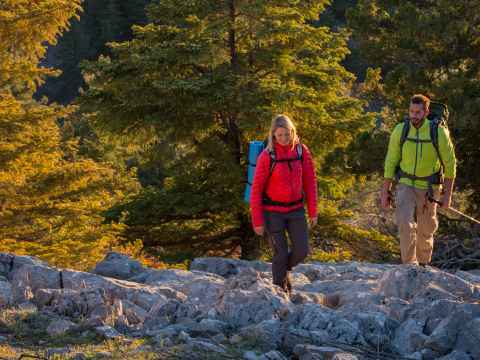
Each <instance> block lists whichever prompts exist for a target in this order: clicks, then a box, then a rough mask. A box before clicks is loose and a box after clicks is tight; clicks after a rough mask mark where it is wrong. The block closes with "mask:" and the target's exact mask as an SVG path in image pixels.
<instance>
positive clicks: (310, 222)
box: [309, 216, 318, 227]
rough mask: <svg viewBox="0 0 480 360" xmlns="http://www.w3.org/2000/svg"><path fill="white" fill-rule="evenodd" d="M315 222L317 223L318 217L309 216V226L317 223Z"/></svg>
mask: <svg viewBox="0 0 480 360" xmlns="http://www.w3.org/2000/svg"><path fill="white" fill-rule="evenodd" d="M317 223H318V218H317V217H316V216H315V217H313V218H310V219H309V224H310V227H314V226H316V225H317Z"/></svg>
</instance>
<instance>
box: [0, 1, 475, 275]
mask: <svg viewBox="0 0 480 360" xmlns="http://www.w3.org/2000/svg"><path fill="white" fill-rule="evenodd" d="M478 14H480V1H478V0H475V1H474V0H466V1H461V2H453V1H445V0H441V1H408V0H407V1H401V2H399V1H393V0H385V1H376V0H359V1H348V0H337V1H331V2H330V1H326V0H320V1H309V0H303V1H294V0H291V1H279V0H272V1H261V0H260V1H250V0H229V1H222V2H219V1H209V0H191V1H173V0H162V1H147V0H135V1H128V2H126V1H121V0H104V1H94V0H85V1H83V2H81V1H63V0H38V1H35V2H31V1H28V0H3V1H2V2H1V3H0V39H1V41H0V251H8V252H14V253H17V254H28V255H34V256H38V257H40V258H42V259H45V260H47V261H49V262H50V263H51V264H52V265H57V266H63V267H72V268H77V269H82V270H84V269H89V268H91V266H92V265H94V264H95V263H96V262H98V261H99V260H100V259H101V258H103V256H104V255H105V253H106V252H107V251H109V250H117V251H121V252H125V253H128V254H130V255H132V256H135V257H137V258H139V259H141V260H142V261H143V262H144V263H145V264H148V265H151V266H156V267H186V266H188V264H189V262H190V261H191V259H193V258H195V257H198V256H231V257H241V258H245V259H258V258H261V259H264V260H269V259H270V257H271V252H270V250H269V248H268V245H267V243H266V242H265V241H264V239H262V238H259V237H256V236H254V234H253V231H252V229H251V224H250V217H249V209H248V206H247V205H246V204H245V203H244V201H243V191H244V187H245V180H246V166H247V158H246V155H247V144H248V142H249V141H251V140H258V139H263V138H264V137H265V134H266V132H267V130H268V127H269V124H270V121H271V118H272V116H273V115H275V114H277V113H280V112H285V113H287V114H289V115H291V117H292V118H293V119H294V121H295V122H296V123H297V124H298V127H299V133H300V136H301V139H302V141H303V142H305V144H307V145H308V146H309V148H310V149H311V150H312V153H313V155H314V157H315V160H316V165H317V174H318V180H319V185H318V186H319V222H318V225H317V226H316V227H315V228H314V229H312V239H311V243H312V254H311V255H310V257H309V260H320V261H344V260H360V261H363V260H365V261H379V262H398V257H399V256H398V255H399V254H398V253H399V250H398V241H397V239H396V234H395V226H394V224H393V222H392V214H391V212H386V213H384V212H381V211H380V210H379V209H378V190H379V188H380V184H381V179H382V178H381V176H382V169H383V159H384V156H385V151H386V144H387V141H388V135H389V133H390V131H391V130H392V129H393V127H394V126H395V124H396V123H398V122H399V121H401V120H402V119H403V117H404V116H405V114H406V109H407V106H408V100H409V98H410V96H411V95H412V94H414V93H424V94H427V95H429V96H430V97H432V98H433V99H435V100H439V101H441V102H444V103H446V104H448V106H449V108H450V113H451V115H450V119H449V124H448V126H449V129H450V132H451V134H452V137H453V139H454V143H455V146H456V154H457V158H458V179H457V183H456V193H455V196H454V197H455V199H454V205H455V206H456V207H457V208H459V209H460V210H462V211H467V212H469V213H471V214H472V215H477V216H478V215H479V214H480V207H479V194H480V192H479V190H480V167H479V166H477V164H476V161H477V160H478V159H479V158H480V157H479V155H480V154H479V152H480V147H479V146H478V144H479V143H480V131H479V130H480V121H479V118H480V18H479V16H478ZM451 238H455V239H457V240H458V239H459V241H461V243H462V244H464V245H465V244H466V245H468V244H475V243H476V241H478V232H476V231H475V229H474V228H472V227H471V226H470V225H469V224H466V223H464V222H462V221H459V219H450V218H449V217H446V216H442V217H441V228H440V232H439V237H438V239H437V243H439V244H441V242H442V241H444V242H446V241H448V239H451ZM439 249H441V250H442V251H443V250H444V247H442V246H436V249H435V251H436V257H434V263H435V261H440V254H439V253H438V252H439V251H440V250H439ZM441 255H442V256H444V255H445V253H442V254H441ZM478 258H480V255H478V256H477V257H476V258H475V256H474V257H471V261H469V262H465V261H463V262H462V261H458V262H455V261H453V262H452V261H450V262H449V266H462V267H475V266H478V264H479V260H478Z"/></svg>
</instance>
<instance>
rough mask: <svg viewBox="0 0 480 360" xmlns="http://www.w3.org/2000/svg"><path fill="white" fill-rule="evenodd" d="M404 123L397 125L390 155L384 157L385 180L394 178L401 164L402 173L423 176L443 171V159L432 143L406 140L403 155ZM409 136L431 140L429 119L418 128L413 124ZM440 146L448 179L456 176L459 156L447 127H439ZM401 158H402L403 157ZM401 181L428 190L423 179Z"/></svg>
mask: <svg viewBox="0 0 480 360" xmlns="http://www.w3.org/2000/svg"><path fill="white" fill-rule="evenodd" d="M403 126H404V124H403V123H400V124H398V125H397V126H396V127H395V129H394V130H393V132H392V134H391V135H390V142H389V144H388V152H387V157H386V159H385V173H384V177H385V178H386V179H394V177H395V169H396V167H397V165H398V164H399V163H400V168H401V169H402V171H403V172H405V173H408V174H411V175H415V176H419V177H424V176H429V175H432V174H434V173H436V172H438V171H439V170H440V166H441V164H440V160H439V159H438V156H437V152H436V151H435V148H434V146H433V144H432V143H431V142H426V143H422V142H414V141H408V140H407V141H405V143H404V144H403V151H402V155H401V156H400V150H401V149H400V138H401V136H402V130H403ZM407 138H418V139H419V140H430V121H429V120H428V119H425V120H424V122H423V124H422V126H420V128H419V129H416V128H415V127H414V126H410V131H409V133H408V136H407ZM438 148H439V151H440V156H441V158H442V161H443V164H444V165H445V169H444V175H445V177H446V178H451V179H453V178H455V173H456V159H455V151H454V148H453V144H452V141H451V140H450V134H449V132H448V129H446V128H445V127H443V126H439V127H438ZM400 159H401V160H400ZM400 183H402V184H405V185H409V186H414V187H416V188H418V189H427V188H428V183H427V182H426V181H422V180H411V179H407V178H402V179H400Z"/></svg>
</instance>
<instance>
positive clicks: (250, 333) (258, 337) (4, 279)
mask: <svg viewBox="0 0 480 360" xmlns="http://www.w3.org/2000/svg"><path fill="white" fill-rule="evenodd" d="M293 287H294V294H293V296H292V297H291V299H289V298H288V297H287V296H286V295H285V294H284V293H283V292H282V291H281V290H280V289H279V288H278V287H276V286H274V285H272V282H271V274H270V264H267V263H263V262H247V261H241V260H232V259H222V258H199V259H196V260H195V261H194V262H193V263H192V265H191V268H190V271H184V270H155V269H149V268H144V267H143V266H141V265H140V264H139V263H138V262H137V261H135V260H132V259H130V258H128V257H126V256H124V255H120V254H117V253H110V254H109V255H108V256H107V257H106V258H105V259H104V260H103V261H102V262H100V263H99V264H97V266H96V268H95V269H94V270H93V271H92V273H86V272H79V271H74V270H68V269H57V268H53V267H50V266H48V265H47V264H45V263H43V262H41V261H39V260H37V259H34V258H31V257H27V256H13V255H10V254H4V253H3V254H0V307H1V308H2V311H1V316H0V358H12V359H16V358H20V357H24V358H26V357H27V356H29V357H31V358H37V359H53V358H57V359H77V360H81V359H93V358H118V359H249V360H250V359H252V360H260V359H261V360H277V359H278V360H279V359H300V360H307V359H309V360H310V359H338V360H339V359H425V360H428V359H442V360H454V359H455V360H457V359H458V360H468V359H480V276H479V275H476V274H474V273H470V272H462V271H457V272H455V273H447V272H443V271H440V270H437V269H435V268H431V267H426V268H421V267H420V268H419V267H413V266H403V265H385V264H369V263H356V262H350V263H342V264H325V263H312V264H303V265H299V266H297V267H296V268H295V271H294V272H293ZM332 294H335V295H338V299H339V303H338V305H337V306H332V305H333V304H331V301H330V302H328V301H326V295H328V296H329V298H330V297H331V295H332ZM327 305H328V306H327Z"/></svg>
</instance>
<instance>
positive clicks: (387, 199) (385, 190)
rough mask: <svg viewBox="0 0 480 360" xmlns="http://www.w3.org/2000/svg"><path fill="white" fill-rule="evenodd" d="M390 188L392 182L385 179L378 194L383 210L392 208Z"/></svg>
mask: <svg viewBox="0 0 480 360" xmlns="http://www.w3.org/2000/svg"><path fill="white" fill-rule="evenodd" d="M391 188H392V180H389V179H385V181H384V182H383V187H382V192H381V194H380V202H381V206H382V208H383V209H390V208H391V207H392V195H391V192H390V189H391Z"/></svg>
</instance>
